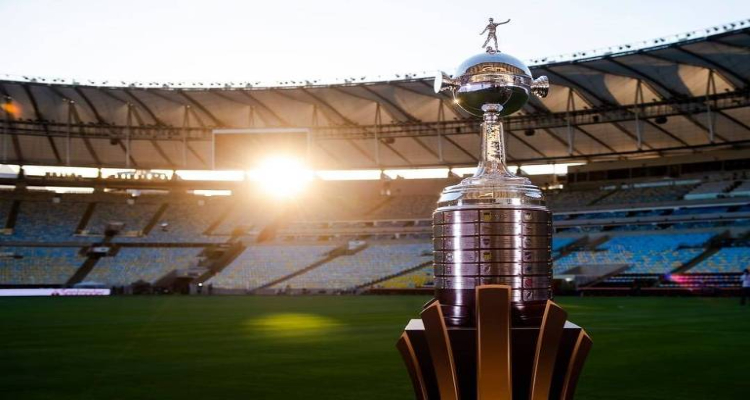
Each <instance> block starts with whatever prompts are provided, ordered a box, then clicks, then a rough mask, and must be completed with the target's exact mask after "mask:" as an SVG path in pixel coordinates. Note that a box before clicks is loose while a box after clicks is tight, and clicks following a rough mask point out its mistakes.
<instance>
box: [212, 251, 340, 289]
mask: <svg viewBox="0 0 750 400" xmlns="http://www.w3.org/2000/svg"><path fill="white" fill-rule="evenodd" d="M336 247H337V246H335V245H293V244H287V245H259V246H250V247H248V248H247V249H245V251H244V252H243V253H242V254H240V255H239V257H237V258H236V259H234V261H232V263H231V264H229V265H228V266H227V267H226V268H225V269H224V270H223V271H222V272H221V273H220V274H218V275H216V276H214V277H213V278H211V279H210V280H209V281H208V283H209V284H213V285H214V287H216V288H226V289H244V290H252V289H256V288H258V287H260V286H262V285H264V284H267V283H269V282H272V281H274V280H276V279H279V278H281V277H284V276H286V275H289V274H291V273H293V272H295V271H299V270H301V269H302V268H304V267H306V266H308V265H310V264H312V263H314V262H316V261H318V260H320V259H322V258H324V257H325V255H326V254H327V253H328V252H330V251H331V250H333V249H335V248H336Z"/></svg>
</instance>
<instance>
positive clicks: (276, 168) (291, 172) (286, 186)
mask: <svg viewBox="0 0 750 400" xmlns="http://www.w3.org/2000/svg"><path fill="white" fill-rule="evenodd" d="M248 177H249V178H250V180H252V181H255V182H256V183H257V184H258V187H259V188H260V189H261V190H262V191H263V192H264V193H266V194H268V195H270V196H272V197H275V198H281V199H286V198H290V197H293V196H294V195H297V194H299V193H300V192H302V191H303V190H304V189H305V188H306V187H307V185H308V184H309V183H310V181H312V179H313V171H312V170H311V169H309V168H308V167H307V166H306V165H305V164H304V163H303V162H302V160H300V159H297V158H293V157H285V156H276V157H269V158H267V159H265V160H263V161H262V162H261V163H260V165H259V167H258V168H257V169H253V170H250V171H248Z"/></svg>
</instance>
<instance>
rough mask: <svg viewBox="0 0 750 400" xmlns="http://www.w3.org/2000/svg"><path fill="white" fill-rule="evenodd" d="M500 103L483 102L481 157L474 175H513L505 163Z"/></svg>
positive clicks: (501, 107)
mask: <svg viewBox="0 0 750 400" xmlns="http://www.w3.org/2000/svg"><path fill="white" fill-rule="evenodd" d="M502 109H503V106H501V105H500V104H485V105H484V106H482V110H483V111H484V114H483V119H484V122H482V128H481V129H482V159H481V160H480V162H479V167H478V169H477V172H476V173H475V174H474V177H478V176H481V175H488V174H493V175H494V174H500V175H504V176H515V175H514V174H513V173H512V172H510V171H509V170H508V168H507V166H506V165H505V133H504V131H503V123H502V121H501V120H500V111H502Z"/></svg>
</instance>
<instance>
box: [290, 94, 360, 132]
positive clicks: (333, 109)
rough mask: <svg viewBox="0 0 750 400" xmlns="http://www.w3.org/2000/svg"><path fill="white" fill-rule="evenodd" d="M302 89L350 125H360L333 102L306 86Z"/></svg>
mask: <svg viewBox="0 0 750 400" xmlns="http://www.w3.org/2000/svg"><path fill="white" fill-rule="evenodd" d="M300 90H301V91H302V93H304V94H306V95H308V96H310V97H312V98H313V99H315V101H316V102H317V103H318V104H320V105H322V106H323V107H324V108H326V109H328V110H330V111H332V112H333V114H334V115H336V116H337V117H339V118H340V119H341V120H342V121H344V123H345V124H348V125H358V124H357V123H356V122H354V121H352V120H350V119H349V118H347V117H346V116H345V115H344V114H342V113H341V111H339V110H338V109H336V107H334V106H333V105H331V103H329V102H327V101H325V100H323V99H321V98H320V96H317V95H315V94H314V93H313V92H312V91H310V90H307V89H305V88H300Z"/></svg>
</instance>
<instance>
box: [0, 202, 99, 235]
mask: <svg viewBox="0 0 750 400" xmlns="http://www.w3.org/2000/svg"><path fill="white" fill-rule="evenodd" d="M87 207H88V203H84V202H70V201H65V200H63V201H61V202H59V203H54V202H52V199H51V198H47V199H36V200H25V201H21V205H20V210H19V213H18V219H17V220H16V224H15V227H14V228H13V233H12V234H11V235H7V236H0V239H2V240H3V241H19V242H24V241H28V242H45V243H54V242H67V241H81V240H82V238H78V237H75V236H73V234H74V233H75V230H76V226H77V225H78V223H79V221H80V220H81V217H82V216H83V214H84V212H85V211H86V208H87Z"/></svg>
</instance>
